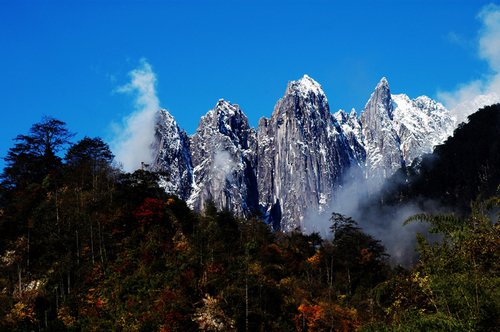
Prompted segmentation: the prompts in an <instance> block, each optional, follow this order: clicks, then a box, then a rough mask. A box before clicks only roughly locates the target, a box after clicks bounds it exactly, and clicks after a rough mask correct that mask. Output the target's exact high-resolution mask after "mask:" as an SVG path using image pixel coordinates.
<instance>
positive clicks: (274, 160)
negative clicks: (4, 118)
mask: <svg viewBox="0 0 500 332" xmlns="http://www.w3.org/2000/svg"><path fill="white" fill-rule="evenodd" d="M454 126H455V119H454V118H452V117H451V116H450V113H449V111H448V110H446V109H445V108H444V107H443V106H442V105H441V104H439V103H437V102H435V101H433V100H432V99H430V98H428V97H425V96H423V97H418V98H416V99H413V100H411V99H410V98H409V97H408V96H406V95H403V94H400V95H392V94H391V91H390V88H389V83H388V81H387V79H385V78H382V80H381V81H380V82H379V83H378V85H377V86H376V88H375V90H374V92H373V93H372V95H371V97H370V99H369V100H368V102H367V104H366V106H365V108H364V109H363V111H362V112H361V115H360V116H359V117H358V115H357V114H356V111H354V110H352V111H351V112H350V114H347V113H346V112H344V111H342V110H340V111H339V112H337V113H335V114H334V115H332V114H331V113H330V109H329V105H328V100H327V97H326V95H325V93H324V92H323V90H322V88H321V85H320V84H319V83H318V82H316V81H314V80H313V79H312V78H310V77H309V76H307V75H304V77H302V78H301V79H299V80H297V81H291V82H289V84H288V86H287V88H286V91H285V94H284V96H283V97H282V98H281V99H280V100H279V101H278V102H277V104H276V105H275V108H274V111H273V113H272V115H271V117H270V118H261V119H260V121H259V124H258V127H257V130H256V131H255V130H253V129H252V128H250V126H249V124H248V119H247V117H246V116H245V115H244V114H243V112H242V111H241V109H240V108H239V106H238V105H233V104H231V103H229V102H227V101H224V100H222V99H221V100H219V102H218V103H217V104H216V106H215V108H214V109H213V110H211V111H209V112H208V113H207V114H206V115H205V116H203V117H202V119H201V121H200V124H199V127H198V129H197V131H196V133H195V134H194V135H193V136H192V137H190V138H188V137H187V135H186V134H185V133H184V131H182V130H180V129H179V127H178V126H177V124H176V123H175V120H174V119H173V117H172V116H171V115H170V114H168V112H166V111H161V112H160V114H159V117H158V125H157V126H156V132H155V135H156V136H155V137H156V140H155V142H154V144H153V150H154V153H153V155H154V156H155V158H154V161H153V163H152V165H151V167H150V169H151V170H153V171H159V172H160V173H161V172H163V173H165V174H164V175H162V180H161V185H162V186H163V187H164V188H165V189H166V191H167V192H169V193H173V194H176V195H178V196H179V197H181V198H182V199H185V200H187V202H188V204H189V206H190V207H192V208H193V209H195V210H198V211H199V210H203V209H204V207H205V206H206V204H207V202H209V201H212V202H214V204H215V206H216V207H217V208H218V209H228V210H230V211H233V212H234V213H236V214H237V215H241V216H243V215H249V214H253V213H261V214H262V215H263V217H264V219H265V220H267V222H269V223H272V225H273V227H274V228H275V229H280V228H281V229H282V230H284V231H290V230H293V229H295V228H297V227H299V226H301V223H302V220H304V218H306V217H307V216H308V215H309V214H314V213H316V212H322V211H326V210H327V208H328V207H329V206H332V204H331V203H332V202H333V203H335V199H336V195H337V194H338V188H340V187H341V186H343V185H345V184H349V182H350V181H358V180H359V179H354V177H362V178H366V179H368V180H369V181H368V182H367V183H369V184H370V185H369V186H367V185H360V186H359V185H358V186H357V188H358V189H359V190H363V191H365V192H369V193H371V192H372V191H375V190H377V189H378V188H379V185H380V184H381V183H382V182H383V181H384V180H385V179H386V178H388V177H390V176H391V175H392V174H394V173H395V172H396V171H397V170H398V169H400V168H401V167H404V166H406V165H409V164H411V162H412V161H413V160H414V159H415V158H418V157H420V156H421V155H422V154H423V153H427V152H431V151H432V148H433V146H434V145H436V144H439V143H441V142H442V141H443V140H444V139H445V138H446V137H448V135H449V134H450V133H451V131H452V129H453V128H454ZM353 167H354V170H355V171H353V172H351V170H353ZM358 189H357V190H358ZM337 196H338V195H337ZM337 199H338V198H337Z"/></svg>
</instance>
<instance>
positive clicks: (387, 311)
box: [0, 105, 500, 331]
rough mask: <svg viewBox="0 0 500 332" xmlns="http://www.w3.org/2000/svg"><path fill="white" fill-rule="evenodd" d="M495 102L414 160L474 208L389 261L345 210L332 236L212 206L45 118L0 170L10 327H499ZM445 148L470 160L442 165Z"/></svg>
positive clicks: (0, 310)
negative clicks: (413, 255)
mask: <svg viewBox="0 0 500 332" xmlns="http://www.w3.org/2000/svg"><path fill="white" fill-rule="evenodd" d="M498 108H499V106H498V105H496V106H493V107H490V108H487V109H486V110H483V111H482V112H479V113H476V114H479V115H474V116H472V117H471V119H470V123H469V124H465V125H463V126H462V127H460V128H459V129H458V130H457V131H456V133H455V136H454V137H453V138H450V139H449V140H448V141H447V142H446V143H445V144H444V145H443V146H442V147H439V148H438V149H437V150H436V153H437V154H438V155H439V156H440V159H435V160H441V161H435V163H434V166H432V165H430V162H427V160H428V159H424V161H423V162H422V163H421V166H420V168H419V169H418V171H414V172H413V173H412V175H411V176H412V177H411V180H410V181H409V183H411V186H410V187H411V191H415V192H418V193H419V195H422V196H423V195H429V196H432V195H438V196H439V197H443V199H444V200H445V202H447V203H449V205H450V206H454V204H456V205H457V206H458V207H457V208H458V209H461V203H462V201H460V200H459V198H460V199H461V200H465V199H467V200H468V202H467V203H468V204H470V205H469V206H472V208H471V209H470V212H469V213H467V214H464V213H460V214H450V215H429V214H422V215H418V216H415V217H413V218H410V219H409V220H408V222H425V223H427V224H429V225H430V231H432V232H435V233H438V234H439V235H440V238H441V240H440V241H438V242H435V243H429V242H427V240H426V239H425V238H423V236H420V235H418V234H415V236H417V237H418V244H419V246H418V251H419V254H420V256H419V257H420V259H419V261H418V263H417V264H416V265H415V266H412V267H411V268H409V269H403V268H401V267H397V266H390V265H389V264H388V256H387V254H386V252H385V249H384V246H383V244H382V243H381V242H379V241H378V240H377V239H375V238H373V237H372V236H370V235H368V234H366V233H365V232H363V230H362V229H361V228H360V227H359V226H358V224H357V222H356V221H355V220H352V219H351V218H350V217H349V216H343V215H340V214H337V213H333V214H332V215H327V216H324V218H326V219H329V220H330V222H331V231H332V233H331V239H329V240H327V239H322V238H321V237H320V236H319V235H318V234H315V233H313V234H310V235H304V234H302V233H301V232H299V231H294V232H288V233H282V232H274V231H272V230H271V228H270V227H269V226H268V225H266V224H265V223H263V222H262V221H261V220H259V219H258V216H256V217H255V218H247V219H239V218H236V217H235V216H234V215H232V214H231V213H229V212H227V211H217V210H216V209H215V207H214V205H213V204H209V206H208V207H207V208H206V209H205V210H204V211H203V212H202V213H194V212H193V211H191V210H190V209H189V208H188V207H187V205H186V203H185V202H184V201H182V200H180V199H179V198H177V197H174V196H169V195H167V194H165V192H164V191H163V190H162V189H161V188H160V187H159V186H158V175H157V174H154V173H151V172H147V171H144V170H138V171H136V172H134V173H123V172H121V171H120V170H119V169H117V168H116V167H115V166H114V165H113V155H112V153H111V151H110V149H109V147H108V146H107V145H106V144H105V143H104V142H103V141H102V140H101V139H100V138H89V137H85V138H83V139H82V140H80V141H78V142H76V143H74V144H70V140H71V139H72V137H73V135H72V133H71V132H70V130H69V129H68V128H66V125H65V123H64V122H62V121H60V120H56V119H52V118H44V119H43V120H42V121H41V122H39V123H36V124H34V125H33V126H32V128H31V130H30V132H29V133H28V134H26V135H19V136H18V137H17V138H16V140H15V145H14V146H13V147H12V148H11V149H10V151H9V153H8V155H7V157H6V162H7V166H6V168H5V169H4V171H3V173H2V179H1V181H2V182H1V196H0V199H1V201H0V204H1V205H0V272H1V273H0V330H2V331H32V330H33V331H67V330H68V331H107V330H117V331H198V330H205V331H354V330H363V331H393V330H394V331H431V330H434V331H435V330H444V331H494V330H495V329H496V328H497V327H498V326H499V325H500V300H499V299H500V275H499V272H500V266H499V263H498V262H499V261H500V257H499V256H500V254H499V249H500V248H499V244H500V233H499V231H500V226H499V217H500V215H499V213H498V211H499V208H500V198H499V196H498V191H497V190H498V185H499V182H498V170H499V169H500V168H499V167H497V166H498V160H499V159H498V156H499V145H498V137H497V136H498V135H494V133H495V130H496V133H497V134H498V133H499V132H500V130H498V128H499V127H498V126H499V122H498V114H500V113H499V109H498ZM494 121H496V122H494ZM490 126H493V127H492V128H491V127H490ZM495 126H496V127H495ZM495 128H496V129H495ZM471 134H475V136H474V137H475V139H474V143H475V144H476V145H475V146H474V147H473V148H471V149H470V150H469V148H468V146H469V145H470V144H472V143H473V142H471V141H470V138H469V137H470V136H469V135H471ZM453 149H455V150H453ZM462 150H463V151H466V153H468V154H469V156H470V160H464V158H465V159H467V158H469V157H467V155H465V156H462V155H461V154H459V151H462ZM484 156H487V157H485V158H486V159H487V160H488V164H484V163H482V162H479V161H480V160H483V159H482V158H483V157H484ZM453 158H458V159H453ZM429 160H430V159H429ZM447 160H448V161H447ZM450 160H452V162H455V163H456V162H461V163H463V167H459V166H460V165H456V164H455V165H453V167H454V168H456V169H457V172H452V171H449V170H447V169H446V170H445V169H443V167H445V165H447V163H449V162H450ZM432 167H435V168H432ZM449 167H452V166H451V165H449ZM431 168H432V169H437V170H438V171H435V172H438V173H436V175H433V174H434V173H432V172H434V171H431ZM458 170H460V172H462V173H460V172H458ZM439 172H441V173H439ZM478 172H479V173H478ZM417 173H418V174H420V176H422V175H423V176H424V177H423V179H424V180H419V179H420V178H419V177H418V176H419V175H418V174H417ZM444 173H446V174H447V176H448V177H446V178H445V177H444V175H442V174H444ZM437 174H441V175H437ZM163 176H164V175H163ZM457 177H463V178H464V180H463V181H462V182H457V181H458V180H457ZM419 181H424V182H419ZM437 181H442V183H444V184H443V185H438V184H437V183H438V182H437ZM495 181H496V182H495ZM439 183H441V182H439ZM453 185H454V187H452V186H453ZM430 186H436V188H443V189H439V190H442V191H438V189H435V190H434V189H432V188H434V187H430ZM419 188H420V189H419ZM403 189H404V188H403ZM424 189H425V190H428V192H425V190H424ZM405 190H407V191H401V192H402V193H401V194H400V195H399V197H402V196H404V197H409V196H410V194H409V190H410V189H405ZM419 190H420V191H419ZM443 193H445V194H443ZM448 193H449V194H448ZM450 197H454V198H453V199H452V198H450ZM459 203H460V204H459ZM388 222H390V221H388Z"/></svg>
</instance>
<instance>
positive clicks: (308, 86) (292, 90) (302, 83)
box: [285, 74, 327, 101]
mask: <svg viewBox="0 0 500 332" xmlns="http://www.w3.org/2000/svg"><path fill="white" fill-rule="evenodd" d="M285 94H297V95H299V96H301V97H302V98H309V97H310V95H311V94H312V95H314V96H316V97H319V96H321V97H323V98H324V100H325V101H327V99H326V95H325V93H324V92H323V88H322V87H321V85H320V84H319V83H318V82H316V81H315V80H314V79H312V78H311V77H310V76H309V75H307V74H305V75H304V76H302V78H300V79H298V80H296V81H291V82H290V83H288V87H287V91H286V92H285Z"/></svg>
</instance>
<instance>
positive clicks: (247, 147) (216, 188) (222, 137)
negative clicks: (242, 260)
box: [188, 99, 257, 216]
mask: <svg viewBox="0 0 500 332" xmlns="http://www.w3.org/2000/svg"><path fill="white" fill-rule="evenodd" d="M254 146H255V132H254V130H253V129H251V128H250V127H249V125H248V119H247V117H246V116H245V115H244V114H243V112H242V111H241V109H240V108H239V106H238V105H233V104H231V103H229V102H227V101H224V100H222V99H221V100H219V101H218V102H217V105H215V108H214V109H213V110H211V111H209V112H208V113H207V114H206V115H205V116H203V117H202V118H201V121H200V124H199V126H198V129H197V130H196V133H195V134H194V135H193V136H192V137H191V155H192V160H193V165H194V166H195V167H194V170H193V191H192V194H191V196H190V198H189V199H188V205H189V206H191V207H192V208H194V209H195V210H198V211H199V210H203V209H204V207H205V206H206V204H207V202H209V201H212V202H213V203H214V204H215V206H216V207H217V208H218V209H221V210H222V209H228V210H230V211H232V212H234V213H236V214H237V215H240V216H243V215H248V214H250V213H252V212H253V211H255V210H256V208H257V185H256V178H255V173H254V169H255V153H254V151H255V147H254Z"/></svg>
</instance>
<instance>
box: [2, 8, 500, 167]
mask: <svg viewBox="0 0 500 332" xmlns="http://www.w3.org/2000/svg"><path fill="white" fill-rule="evenodd" d="M494 3H495V2H491V1H482V0H473V1H472V0H456V1H451V0H442V1H440V0H433V1H432V0H420V1H417V0H399V1H388V0H379V1H371V0H370V1H326V0H325V1H315V0H309V1H293V0H291V1H259V0H257V1H256V0H254V1H218V0H212V1H208V0H207V1H187V0H184V1H181V0H179V1H168V0H167V1H138V0H137V1H132V0H128V1H51V0H46V1H42V0H40V1H24V0H17V1H6V0H1V1H0V45H1V46H0V47H1V49H0V66H1V67H2V75H1V79H0V107H1V112H2V118H3V119H2V128H1V130H0V155H1V156H5V154H6V153H7V150H8V149H9V148H10V147H11V146H12V144H13V142H12V138H14V137H15V136H16V135H17V134H25V133H27V131H28V129H29V128H30V126H31V125H32V124H33V123H36V122H38V121H40V119H41V118H42V116H43V115H49V116H53V117H55V118H58V119H60V120H63V121H65V122H66V123H67V124H68V127H69V129H70V130H72V131H74V132H76V133H77V136H76V138H75V139H79V138H81V137H83V136H84V135H88V136H100V137H102V138H103V139H105V140H106V141H108V142H113V141H114V140H116V131H115V130H114V129H113V128H115V129H116V128H122V129H123V126H124V125H125V126H126V124H124V123H123V121H124V119H126V118H127V116H129V115H130V114H131V113H133V112H136V111H137V103H136V98H137V96H138V95H137V91H135V92H134V89H133V88H131V86H130V84H131V82H130V81H131V79H132V76H131V74H130V73H131V71H133V70H137V68H143V67H144V65H148V66H150V69H151V73H153V74H154V77H155V78H156V86H155V88H156V90H155V91H154V95H155V98H157V100H159V102H158V103H159V105H160V106H161V107H163V108H167V109H168V110H169V111H170V113H171V114H173V115H174V117H175V118H176V120H177V122H178V123H179V125H180V126H181V127H182V128H184V129H186V131H187V132H188V133H190V134H191V133H193V132H194V131H195V129H196V126H197V125H198V121H199V118H200V116H202V115H203V114H205V113H206V112H207V111H208V110H209V109H211V108H212V107H213V106H214V105H215V103H216V102H217V100H218V99H219V98H224V99H226V100H229V101H231V102H234V103H237V104H239V105H240V106H241V108H242V109H243V111H244V112H245V113H246V114H247V116H248V117H249V119H250V123H251V124H252V125H253V126H256V124H257V121H258V119H259V118H260V117H261V116H267V117H268V116H270V115H271V113H272V110H273V107H274V104H275V103H276V101H277V100H278V99H279V98H280V97H281V96H282V95H283V92H284V90H285V87H286V84H287V82H288V81H290V80H295V79H298V78H300V77H301V76H302V75H303V74H308V75H310V76H311V77H313V78H314V79H315V80H317V81H318V82H319V83H320V84H321V85H322V86H323V89H324V91H325V93H326V95H327V97H328V99H329V102H330V108H331V110H332V112H334V111H336V110H338V109H339V108H343V109H348V110H349V109H351V108H352V107H354V108H356V109H357V110H358V111H360V110H361V109H362V108H363V106H364V104H365V103H366V101H367V99H368V98H369V96H370V93H371V92H372V90H373V88H374V87H375V85H376V84H377V82H378V81H379V79H380V78H381V77H382V76H386V77H387V78H388V80H389V83H390V85H391V89H392V91H393V92H396V93H400V92H404V93H406V94H408V95H409V96H410V97H417V96H419V95H423V94H425V95H428V96H430V97H433V98H437V99H438V100H440V101H443V102H445V104H446V105H447V106H450V107H455V106H456V100H455V99H460V98H465V97H467V96H469V95H470V94H481V93H487V92H489V90H491V89H492V87H496V85H493V84H492V83H491V82H492V81H494V80H495V78H497V76H496V75H497V74H498V72H499V71H500V70H499V67H500V66H499V62H498V61H497V59H498V55H496V54H500V49H498V48H497V46H496V44H497V43H495V42H494V43H493V44H494V47H490V48H489V49H488V46H484V45H483V44H481V42H482V41H484V40H485V39H486V41H488V39H487V38H486V37H487V35H488V33H491V34H492V35H493V37H491V36H490V39H489V40H496V39H495V38H496V36H498V35H497V34H495V33H496V32H498V31H497V30H498V26H499V21H500V20H499V15H497V14H498V13H499V12H500V11H499V7H498V6H495V5H491V4H494ZM488 4H490V5H489V6H488ZM497 4H498V3H497ZM485 11H486V12H487V13H486V14H484V13H485ZM492 12H493V14H494V15H490V14H491V13H492ZM487 15H489V16H487ZM488 20H490V21H491V20H492V22H489V21H488ZM488 22H489V23H488ZM495 29H497V30H495ZM490 44H491V43H490ZM497 51H498V52H497ZM126 87H129V89H127V88H126ZM439 97H440V98H439ZM139 106H140V105H139ZM0 166H2V167H3V163H0Z"/></svg>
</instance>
